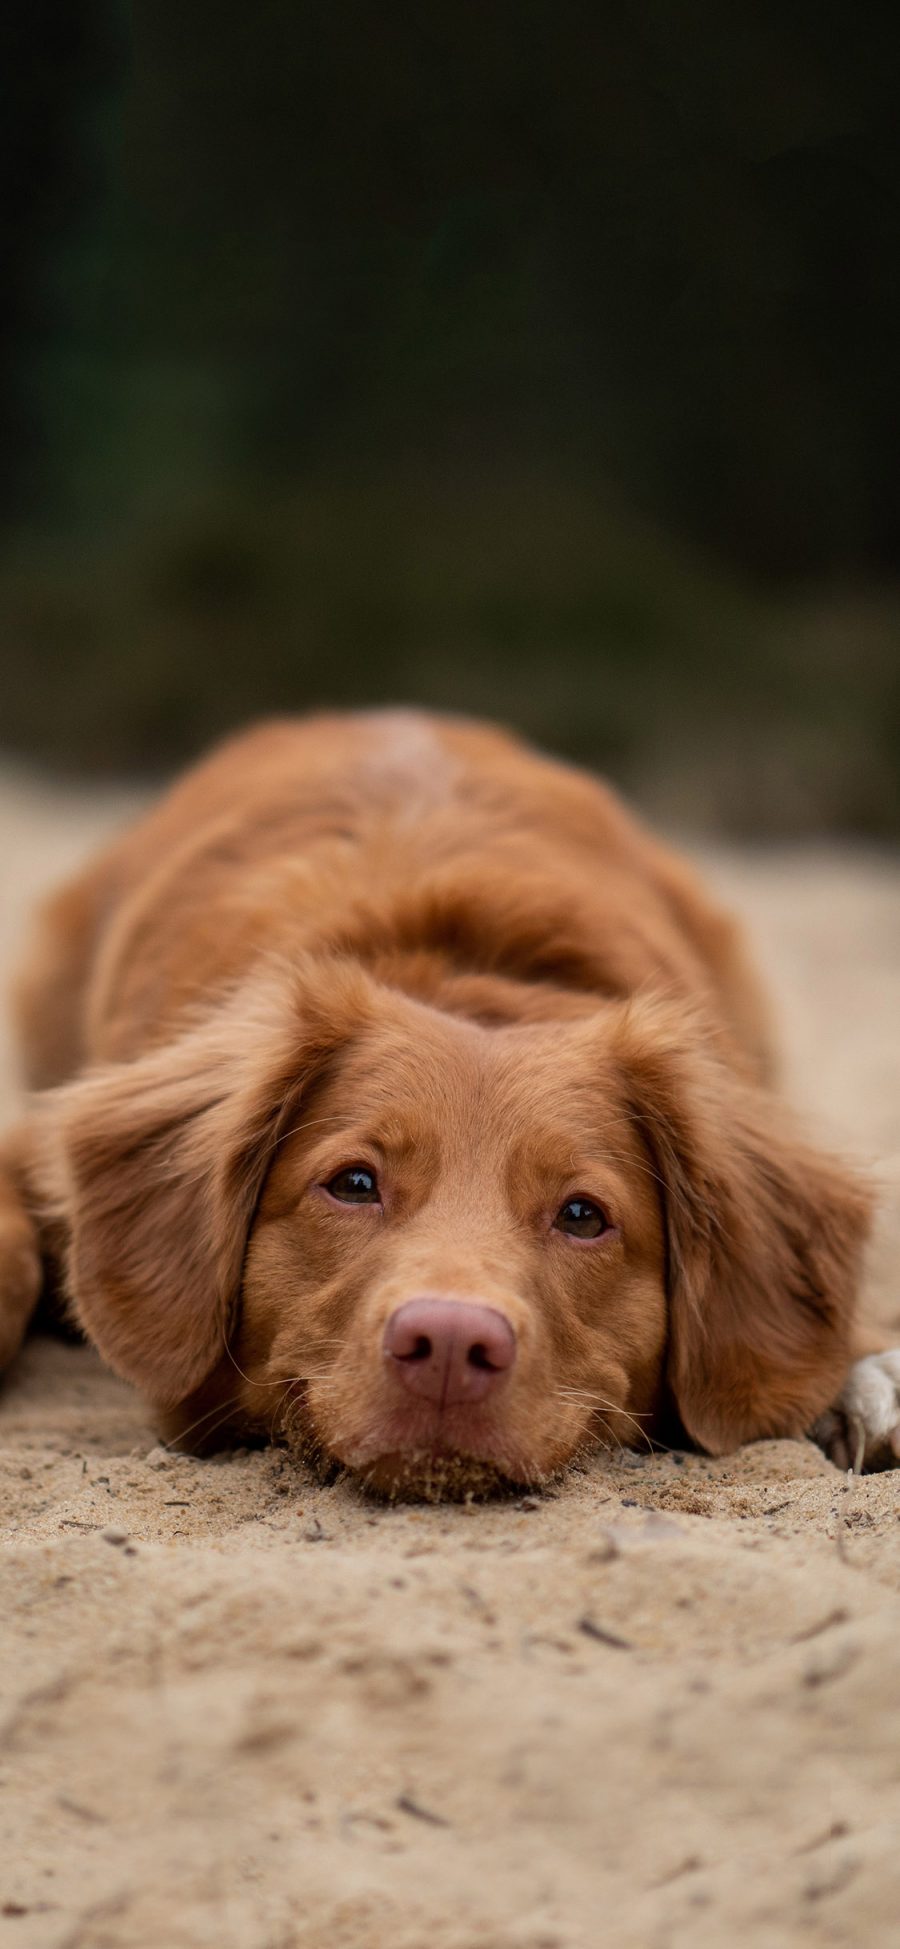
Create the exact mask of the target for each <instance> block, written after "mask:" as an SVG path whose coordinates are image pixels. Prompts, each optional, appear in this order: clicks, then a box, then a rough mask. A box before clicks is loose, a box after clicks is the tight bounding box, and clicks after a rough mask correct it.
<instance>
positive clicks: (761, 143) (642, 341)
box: [0, 0, 900, 833]
mask: <svg viewBox="0 0 900 1949" xmlns="http://www.w3.org/2000/svg"><path fill="white" fill-rule="evenodd" d="M0 36H2V38H3V41H4V42H5V46H3V47H2V49H0V53H2V56H3V58H4V71H5V72H6V73H7V74H8V75H12V76H13V77H14V81H15V85H14V88H13V90H12V99H11V105H10V111H9V114H8V117H7V119H6V122H5V126H4V127H3V129H2V143H3V145H4V148H5V152H6V153H5V161H6V168H5V170H4V177H3V180H4V185H5V187H4V201H5V206H6V208H5V217H6V234H7V238H8V243H9V265H10V270H11V276H10V278H9V290H10V299H11V302H10V304H9V307H8V310H7V314H6V317H5V321H4V323H3V325H2V330H0V506H2V509H3V511H4V514H5V519H6V538H5V543H4V547H3V552H2V559H0V659H2V662H0V682H2V689H0V714H2V715H0V740H2V742H3V743H4V744H5V745H6V746H7V747H8V748H16V749H20V750H25V751H28V752H30V753H33V754H34V755H36V756H39V757H41V758H44V759H48V760H51V761H52V762H54V763H55V764H57V765H59V764H64V765H66V766H67V767H69V768H82V769H90V770H94V771H100V770H103V771H107V772H109V771H123V770H126V769H128V770H133V769H135V768H139V769H142V770H160V769H164V768H165V767H167V766H168V765H169V764H171V763H172V762H174V761H175V760H176V759H178V758H180V757H182V756H184V755H186V754H187V753H189V752H191V751H193V750H194V749H196V748H197V746H198V745H200V744H201V743H202V742H203V741H204V740H206V739H207V738H208V737H210V736H212V735H214V734H215V733H217V732H219V731H220V730H223V729H225V728H226V727H228V726H230V725H231V724H233V723H235V722H236V721H238V720H240V719H242V718H245V717H248V716H251V715H253V714H256V713H259V712H262V711H266V710H271V709H291V708H294V709H296V708H304V707H306V706H307V705H309V704H317V703H323V702H324V703H341V704H342V703H356V702H370V701H382V700H386V699H395V698H402V699H412V700H419V701H421V702H423V703H428V704H437V705H440V706H443V707H448V708H453V709H463V710H469V711H476V712H486V713H492V714H494V715H497V716H500V717H503V718H506V719H508V720H511V721H512V722H514V723H516V724H518V725H520V726H521V727H522V728H523V729H525V730H526V731H528V732H529V733H530V734H532V735H533V736H536V737H539V738H542V739H544V740H545V741H547V742H549V743H551V744H553V745H556V746H557V747H558V748H560V749H562V750H565V751H569V752H571V753H572V754H573V755H574V756H576V757H579V758H582V759H585V760H588V761H589V762H593V763H597V764H600V765H603V766H605V767H606V768H607V769H608V770H610V771H611V772H612V773H613V775H614V776H616V777H617V778H618V779H620V780H621V781H622V782H623V783H625V784H626V785H628V786H630V787H631V788H633V789H635V790H637V791H638V792H639V793H640V794H641V795H642V796H643V797H644V798H645V800H646V801H647V802H648V803H651V804H653V805H654V806H656V807H658V808H660V809H663V810H665V811H666V812H668V813H670V814H671V815H672V816H673V817H676V818H678V819H681V820H683V821H686V822H690V823H695V824H709V823H712V822H718V823H723V822H724V823H725V824H726V825H727V826H729V827H730V828H731V829H733V830H740V831H749V830H757V831H767V832H775V831H781V830H809V829H813V828H816V827H823V826H825V827H833V828H843V829H846V830H850V831H856V832H866V833H875V832H885V833H887V832H897V831H900V579H898V575H897V570H898V566H900V441H898V430H900V429H898V419H900V412H898V407H900V361H898V358H897V343H898V324H900V303H898V298H900V138H898V132H897V131H898V117H897V114H896V100H895V96H896V76H897V73H898V71H900V10H898V9H896V8H892V7H888V6H887V5H875V4H872V3H871V0H866V3H865V4H863V5H857V6H856V7H855V8H853V9H852V10H851V8H850V6H849V4H848V0H839V3H837V4H822V0H819V4H817V5H816V6H813V5H812V4H808V3H807V0H785V4H782V5H779V6H775V5H774V4H760V3H759V0H754V4H752V5H751V4H750V0H736V4H735V5H734V6H733V7H730V8H728V9H722V8H721V7H716V6H714V5H713V4H712V0H682V4H681V5H679V6H677V7H676V6H673V5H671V4H663V0H643V3H642V4H641V5H640V6H637V7H625V6H619V5H603V6H602V7H599V6H597V5H596V3H595V0H592V4H587V0H584V3H583V4H582V3H581V0H555V4H553V0H493V4H491V5H489V6H485V5H484V4H483V0H482V4H479V5H474V4H472V0H454V4H453V5H452V6H451V5H450V4H449V0H431V4H430V5H429V7H428V8H427V9H414V8H412V7H410V6H409V5H408V4H397V0H380V4H379V5H377V6H376V5H374V4H372V0H328V3H327V4H326V0H306V4H304V5H303V6H301V7H297V6H296V5H291V4H288V0H258V4H257V5H256V7H254V8H238V7H237V6H236V5H235V4H234V0H218V5H216V6H215V7H214V6H213V5H212V4H211V0H193V4H192V5H191V6H190V7H184V6H180V7H178V6H175V5H174V4H173V0H155V4H154V5H153V7H152V8H151V7H149V6H148V7H144V8H142V7H136V8H135V9H133V10H131V9H128V8H126V7H125V6H124V5H123V4H122V3H121V0H81V4H77V5H76V4H71V5H69V4H67V5H63V6H60V5H59V0H32V4H31V6H30V7H29V9H28V10H27V12H26V10H25V9H24V7H22V6H21V5H16V6H14V7H13V8H12V9H11V10H8V11H7V15H6V17H5V19H4V21H3V23H2V25H0Z"/></svg>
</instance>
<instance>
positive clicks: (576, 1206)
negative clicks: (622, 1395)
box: [553, 1198, 609, 1238]
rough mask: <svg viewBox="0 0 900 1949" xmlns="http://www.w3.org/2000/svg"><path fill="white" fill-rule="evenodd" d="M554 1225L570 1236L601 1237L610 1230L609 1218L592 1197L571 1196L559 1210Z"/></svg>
mask: <svg viewBox="0 0 900 1949" xmlns="http://www.w3.org/2000/svg"><path fill="white" fill-rule="evenodd" d="M553 1222H554V1226H555V1228H556V1230H557V1231H558V1232H567V1233H568V1235H569V1237H570V1238H599V1237H600V1234H601V1232H608V1231H609V1219H608V1218H607V1216H606V1213H605V1212H604V1211H601V1210H600V1206H599V1205H595V1204H594V1201H593V1199H592V1198H570V1199H569V1200H568V1203H567V1204H564V1205H563V1206H562V1207H561V1209H560V1210H559V1211H558V1212H557V1214H556V1217H555V1219H554V1221H553Z"/></svg>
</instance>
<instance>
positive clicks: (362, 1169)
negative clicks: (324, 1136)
mask: <svg viewBox="0 0 900 1949" xmlns="http://www.w3.org/2000/svg"><path fill="white" fill-rule="evenodd" d="M325 1189H326V1191H330V1192H331V1195H332V1197H333V1198H339V1199H340V1202H341V1204H342V1205H377V1204H379V1203H380V1195H379V1191H378V1179H377V1177H376V1176H375V1173H374V1171H370V1170H368V1169H367V1168H366V1166H365V1164H351V1165H350V1166H349V1168H348V1169H347V1170H346V1171H338V1173H337V1176H336V1177H333V1178H330V1179H329V1181H328V1183H327V1184H326V1186H325Z"/></svg>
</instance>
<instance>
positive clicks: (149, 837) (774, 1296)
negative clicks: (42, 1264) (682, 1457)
mask: <svg viewBox="0 0 900 1949" xmlns="http://www.w3.org/2000/svg"><path fill="white" fill-rule="evenodd" d="M16 1007H17V1015H18V1021H19V1026H20V1030H21V1038H22V1044H23V1049H24V1053H25V1059H26V1063H27V1067H28V1071H29V1076H30V1080H31V1082H32V1084H33V1085H34V1087H35V1089H36V1090H37V1092H38V1094H37V1095H36V1096H35V1097H34V1099H33V1107H32V1109H31V1112H30V1114H29V1116H28V1117H27V1119H26V1121H25V1123H24V1124H23V1126H22V1127H21V1129H20V1131H19V1132H18V1133H17V1134H16V1136H15V1138H14V1139H13V1140H10V1143H9V1144H8V1146H7V1150H6V1152H5V1153H4V1156H3V1158H0V1360H2V1359H3V1358H8V1357H10V1355H11V1352H12V1351H13V1349H14V1346H15V1345H16V1344H17V1342H18V1339H19V1337H20V1335H21V1331H22V1330H23V1329H24V1325H25V1322H26V1319H27V1316H28V1314H29V1312H30V1310H31V1308H32V1306H33V1303H34V1298H35V1293H36V1289H37V1283H38V1270H37V1268H38V1259H39V1256H40V1255H43V1256H44V1257H45V1258H49V1259H50V1260H51V1261H54V1260H55V1261H58V1262H60V1263H61V1264H62V1266H63V1267H64V1279H65V1285H66V1290H67V1294H68V1300H69V1305H70V1307H71V1310H72V1312H73V1314H74V1316H75V1317H76V1319H77V1320H78V1321H79V1323H80V1324H81V1325H82V1327H83V1328H84V1330H85V1331H86V1332H87V1333H88V1334H89V1336H90V1337H91V1338H92V1339H93V1340H94V1341H95V1343H96V1344H97V1346H98V1347H99V1348H100V1350H101V1352H102V1353H103V1354H104V1355H105V1357H106V1358H107V1359H108V1360H109V1362H110V1363H111V1365H112V1366H114V1367H115V1368H116V1369H117V1371H119V1372H120V1373H122V1374H124V1375H125V1376H126V1377H127V1378H128V1379H130V1380H132V1381H134V1382H135V1383H136V1384H137V1385H138V1386H139V1387H141V1388H142V1389H143V1390H144V1392H145V1393H146V1395H147V1396H148V1398H149V1399H150V1400H151V1401H153V1402H154V1403H155V1404H156V1405H157V1407H158V1408H159V1409H160V1410H162V1411H163V1412H164V1413H165V1414H166V1416H167V1417H168V1422H167V1425H168V1426H169V1428H170V1429H171V1430H174V1431H176V1432H178V1431H183V1432H185V1433H186V1432H187V1431H188V1429H189V1428H190V1427H191V1425H192V1424H195V1423H196V1424H197V1434H198V1436H199V1438H200V1439H201V1440H202V1439H203V1437H204V1435H205V1434H206V1433H208V1432H212V1433H213V1434H229V1433H234V1432H235V1431H241V1432H245V1433H247V1432H254V1433H261V1434H268V1433H273V1434H276V1435H285V1436H286V1437H287V1438H288V1439H290V1440H292V1441H294V1442H295V1443H296V1445H297V1446H298V1447H302V1448H304V1449H305V1450H307V1451H308V1452H310V1453H311V1454H318V1455H321V1456H325V1457H329V1458H337V1459H338V1460H340V1461H342V1462H344V1463H346V1464H348V1465H349V1466H351V1467H353V1468H355V1469H357V1470H359V1471H360V1473H361V1474H362V1475H363V1476H364V1477H366V1479H368V1480H370V1481H372V1482H373V1483H374V1484H375V1485H376V1486H382V1487H387V1488H395V1487H397V1486H400V1487H402V1486H404V1484H406V1483H409V1484H411V1485H412V1486H414V1487H417V1486H418V1487H421V1486H422V1485H423V1482H424V1480H425V1478H426V1476H428V1474H429V1471H431V1472H434V1471H435V1470H437V1471H438V1473H440V1470H441V1469H443V1470H444V1471H445V1472H446V1473H447V1474H448V1477H450V1478H452V1476H453V1471H454V1469H457V1470H458V1471H459V1472H460V1479H461V1480H463V1481H464V1480H467V1479H468V1480H471V1481H480V1480H481V1479H487V1478H488V1477H493V1476H494V1475H501V1476H505V1477H507V1478H510V1479H513V1480H517V1481H527V1480H539V1479H541V1478H542V1477H545V1476H546V1475H547V1474H548V1473H550V1472H551V1471H553V1470H554V1469H556V1468H558V1467H560V1466H561V1465H563V1464H564V1463H565V1462H566V1461H567V1460H568V1459H570V1458H571V1457H572V1455H573V1454H575V1453H576V1452H577V1451H578V1450H579V1449H580V1448H581V1447H582V1446H583V1445H584V1444H585V1443H586V1442H588V1441H591V1440H596V1439H598V1438H599V1439H609V1438H612V1439H616V1440H619V1441H622V1442H626V1443H628V1442H631V1443H633V1442H637V1441H642V1440H644V1439H648V1438H658V1439H664V1438H666V1436H668V1435H671V1434H673V1433H674V1434H677V1433H678V1432H679V1431H686V1432H687V1434H688V1435H689V1436H690V1437H691V1438H692V1439H693V1440H695V1441H696V1442H698V1443H699V1444H701V1445H702V1446H704V1447H706V1448H708V1449H710V1450H712V1451H714V1452H718V1451H721V1450H723V1449H727V1448H728V1447H730V1446H733V1445H735V1444H736V1443H738V1442H740V1441H742V1440H745V1439H748V1438H752V1437H753V1436H759V1435H765V1434H789V1435H790V1434H800V1433H802V1432H803V1431H804V1430H805V1428H806V1427H807V1426H808V1425H809V1424H810V1422H811V1421H812V1420H813V1419H814V1417H815V1416H816V1415H817V1414H818V1413H819V1412H820V1411H821V1410H822V1409H824V1408H825V1407H826V1406H827V1405H828V1403H829V1402H830V1401H831V1400H832V1398H833V1397H834V1396H835V1394H836V1393H837V1391H838V1389H839V1387H840V1385H841V1382H842V1380H843V1377H844V1373H845V1371H846V1368H847V1364H848V1361H849V1358H850V1343H851V1329H852V1325H853V1320H854V1309H855V1304H856V1294H857V1285H858V1276H859V1259H860V1254H861V1250H862V1246H863V1243H864V1239H865V1235H866V1230H867V1224H868V1215H869V1201H868V1196H867V1193H866V1191H865V1190H864V1188H863V1187H862V1186H861V1185H860V1184H859V1183H858V1182H857V1181H856V1180H855V1179H854V1178H853V1177H852V1175H851V1174H850V1173H849V1172H848V1171H847V1170H846V1169H845V1168H844V1167H842V1166H840V1165H839V1164H837V1163H835V1162H833V1161H830V1160H829V1159H827V1158H825V1157H824V1156H822V1155H820V1154H818V1153H817V1152H815V1151H813V1150H811V1149H809V1148H808V1147H806V1146H805V1145H804V1144H802V1143H801V1142H800V1141H799V1140H798V1138H797V1137H796V1135H795V1134H794V1133H793V1131H792V1129H791V1125H790V1121H789V1119H788V1117H787V1115H786V1113H785V1111H784V1109H783V1107H782V1105H781V1104H780V1103H779V1102H778V1100H777V1098H776V1097H774V1096H773V1095H772V1094H771V1059H770V1054H769V1046H768V1034H767V1025H766V1011H765V1007H764V1005H763V1002H762V1000H761V997H760V993H759V990H758V988H757V984H756V981H755V978H754V976H753V974H752V972H751V971H750V968H749V966H748V964H747V962H746V961H745V958H744V953H743V949H742V946H741V942H740V939H739V936H738V934H737V932H736V930H735V928H734V926H733V924H732V923H731V922H730V920H728V919H727V918H726V917H725V916H723V915H722V914H721V913H720V912H719V911H718V909H717V908H716V907H715V906H714V905H713V904H712V902H711V901H710V900H709V899H708V897H707V896H706V894H705V893H704V892H703V891H702V890H701V888H700V887H699V885H698V884H697V882H696V881H695V879H694V877H693V875H692V874H691V872H690V871H689V870H688V868H687V867H686V866H685V865H683V864H682V863H681V861H680V860H678V859H677V858H675V857H674V856H673V855H671V854H670V853H668V852H667V851H666V850H664V849H663V848H662V847H661V846H660V845H659V844H658V843H657V842H656V841H655V840H654V839H652V838H651V837H650V836H649V835H648V834H647V833H646V832H645V831H644V830H643V828H642V827H641V826H640V825H639V824H638V823H637V822H636V821H635V820H634V819H633V818H632V817H631V815H630V814H629V813H627V812H626V811H625V809H624V808H623V806H622V805H621V804H620V803H619V801H618V800H617V799H616V798H615V796H614V795H613V794H612V793H611V792H609V791H608V790H607V789H606V788H605V787H603V786H602V785H600V784H598V783H597V782H595V781H594V780H592V779H589V778H587V777H585V776H583V775H581V774H580V773H578V772H576V771H572V770H570V769H568V768H566V767H563V766H560V765H556V764H553V763H551V762H550V761H548V760H545V759H543V758H540V757H538V756H536V755H534V754H533V753H531V752H530V751H528V750H526V749H524V748H523V747H522V746H521V745H519V744H518V743H516V742H515V741H514V740H513V739H511V738H509V737H507V736H505V735H504V734H502V733H500V732H498V731H494V730H492V729H489V728H484V727H480V726H475V725H469V724H464V723H457V722H439V721H434V720H430V719H428V718H425V717H419V716H417V715H416V714H413V713H403V712H394V713H384V714H377V713H376V714H372V715H368V716H367V715H361V716H358V717H347V718H318V719H310V720H306V721H298V722H283V723H276V724H271V725H265V726H262V727H260V728H259V729H257V730H254V731H251V732H249V733H248V734H246V735H245V736H243V737H241V738H238V739H235V740H233V741H232V742H231V743H230V744H227V745H225V746H224V747H223V748H222V749H221V750H219V751H218V752H216V753H214V754H213V756H212V757H211V758H209V759H208V760H207V761H206V762H205V763H204V764H202V765H201V766H199V767H198V768H197V769H196V770H194V771H193V772H191V773H190V774H189V775H188V776H187V777H186V778H185V779H184V780H182V781H181V782H180V783H179V784H178V785H176V787H175V788H174V790H173V791H171V792H170V793H169V794H168V796H167V797H166V798H164V799H163V801H162V802H161V803H160V804H159V805H158V806H157V807H156V809H155V810H154V811H152V812H151V813H150V814H149V815H148V816H147V817H146V818H144V819H143V820H142V821H141V822H140V823H139V824H138V825H137V826H136V827H135V828H134V829H133V830H132V831H131V832H129V833H126V834H125V835H124V837H123V838H122V839H121V840H120V841H118V843H117V844H116V845H114V846H113V847H112V848H111V849H110V850H109V851H108V852H107V853H106V855H105V856H104V857H103V858H102V859H100V860H99V861H98V862H97V863H96V864H95V865H93V866H92V867H91V868H90V869H89V870H88V872H87V873H86V874H84V875H83V876H82V877H81V878H80V879H79V880H78V881H76V882H75V883H74V884H73V885H72V886H69V887H68V888H66V889H65V890H64V891H63V893H62V894H61V895H59V896H58V897H57V898H56V899H55V900H54V901H52V902H51V903H50V905H49V906H48V907H47V909H46V910H45V912H44V914H43V916H42V919H41V923H40V928H39V931H38V935H37V938H36V940H35V943H34V946H33V949H32V953H31V957H30V960H29V962H28V965H27V967H26V969H25V972H24V974H23V976H22V978H21V980H20V983H19V986H18V990H17V997H16ZM360 1159H365V1160H367V1161H368V1162H369V1163H370V1164H371V1166H372V1169H373V1171H375V1170H376V1168H377V1175H378V1183H379V1188H380V1195H381V1202H380V1203H379V1204H378V1205H377V1209H376V1206H375V1205H374V1204H372V1205H365V1206H354V1207H350V1206H344V1205H341V1204H339V1203H336V1202H335V1199H334V1197H333V1196H331V1195H330V1194H329V1193H327V1192H326V1191H323V1189H322V1187H323V1186H327V1185H328V1184H329V1183H330V1182H331V1181H332V1180H333V1179H334V1176H335V1173H337V1172H339V1171H341V1170H342V1169H345V1168H347V1167H349V1166H351V1165H353V1164H355V1163H358V1162H359V1160H360ZM576 1195H577V1196H580V1197H582V1198H584V1197H589V1198H591V1199H593V1200H595V1201H596V1202H597V1204H598V1205H599V1206H601V1207H602V1208H603V1211H604V1213H605V1214H606V1216H607V1218H608V1220H609V1223H608V1228H607V1230H606V1231H605V1232H604V1234H603V1235H602V1236H601V1237H599V1238H597V1239H596V1240H591V1241H590V1242H588V1241H587V1240H585V1239H583V1238H574V1237H572V1236H569V1235H564V1234H563V1233H562V1232H561V1231H560V1230H559V1227H558V1224H557V1222H556V1218H555V1214H558V1213H559V1211H560V1208H561V1207H563V1206H564V1205H565V1201H566V1200H569V1199H572V1198H574V1197H575V1196H576ZM419 1294H429V1295H433V1294H438V1295H444V1296H446V1297H448V1298H450V1299H452V1300H454V1301H457V1300H462V1301H464V1302H467V1301H477V1302H478V1303H479V1304H481V1305H483V1306H488V1307H489V1308H492V1309H494V1311H495V1312H496V1313H499V1314H501V1315H502V1316H503V1318H504V1319H505V1320H506V1321H508V1322H509V1324H510V1326H511V1327H512V1329H513V1332H514V1335H515V1341H516V1348H517V1355H516V1364H515V1368H514V1372H513V1374H512V1378H511V1380H510V1382H509V1385H506V1386H504V1388H503V1389H502V1391H500V1392H499V1393H498V1394H497V1395H496V1397H495V1396H493V1395H492V1396H491V1397H490V1399H489V1400H487V1401H486V1402H485V1403H484V1404H483V1405H481V1406H479V1407H478V1408H477V1409H476V1408H472V1407H470V1406H461V1407H455V1406H453V1405H451V1406H450V1407H448V1408H446V1409H444V1410H443V1411H442V1412H438V1411H436V1410H435V1409H434V1408H433V1407H432V1406H431V1405H430V1404H429V1403H427V1402H426V1403H423V1402H420V1401H419V1400H417V1399H415V1398H412V1397H410V1396H406V1395H404V1394H403V1393H402V1391H398V1390H397V1388H396V1386H395V1383H394V1380H393V1378H392V1371H391V1365H390V1362H387V1361H386V1360H385V1359H384V1358H382V1335H383V1333H384V1331H385V1325H386V1322H387V1321H388V1320H389V1318H390V1317H391V1316H392V1313H393V1312H394V1310H395V1309H397V1308H398V1307H400V1306H402V1305H404V1304H405V1303H406V1302H407V1301H408V1300H410V1299H411V1298H413V1297H415V1296H416V1295H419ZM4 1334H5V1342H4ZM467 1469H468V1470H469V1471H470V1474H469V1476H468V1477H467V1476H466V1474H465V1471H466V1470H467ZM479 1471H480V1473H479Z"/></svg>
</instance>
